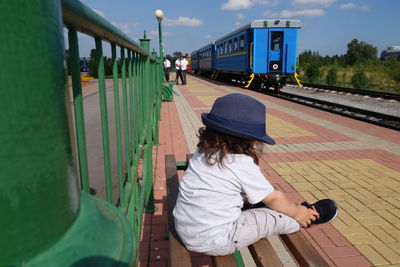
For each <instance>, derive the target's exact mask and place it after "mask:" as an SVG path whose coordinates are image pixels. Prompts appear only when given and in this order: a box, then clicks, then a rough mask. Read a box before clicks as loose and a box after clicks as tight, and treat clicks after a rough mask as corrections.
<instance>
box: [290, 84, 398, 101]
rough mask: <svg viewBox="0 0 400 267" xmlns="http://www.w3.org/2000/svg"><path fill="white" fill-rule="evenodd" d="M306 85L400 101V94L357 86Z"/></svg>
mask: <svg viewBox="0 0 400 267" xmlns="http://www.w3.org/2000/svg"><path fill="white" fill-rule="evenodd" d="M291 84H293V85H297V84H296V83H291ZM302 84H303V86H304V87H310V88H315V89H320V90H327V91H330V92H342V93H349V94H353V95H363V96H370V97H375V98H381V99H388V100H396V101H400V94H392V93H385V92H377V91H371V90H365V89H355V88H348V87H338V86H331V85H326V84H314V83H302Z"/></svg>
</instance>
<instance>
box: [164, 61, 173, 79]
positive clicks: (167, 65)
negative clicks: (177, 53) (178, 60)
mask: <svg viewBox="0 0 400 267" xmlns="http://www.w3.org/2000/svg"><path fill="white" fill-rule="evenodd" d="M170 69H171V61H169V60H168V58H165V59H164V76H165V80H166V81H167V82H169V70H170Z"/></svg>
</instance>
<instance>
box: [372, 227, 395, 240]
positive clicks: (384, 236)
mask: <svg viewBox="0 0 400 267" xmlns="http://www.w3.org/2000/svg"><path fill="white" fill-rule="evenodd" d="M366 228H367V229H368V231H370V232H371V233H373V234H374V235H375V236H376V237H377V238H379V240H381V241H382V242H396V239H394V238H393V237H392V236H390V235H389V234H387V233H386V232H385V231H383V230H382V228H380V227H379V226H377V225H373V226H366Z"/></svg>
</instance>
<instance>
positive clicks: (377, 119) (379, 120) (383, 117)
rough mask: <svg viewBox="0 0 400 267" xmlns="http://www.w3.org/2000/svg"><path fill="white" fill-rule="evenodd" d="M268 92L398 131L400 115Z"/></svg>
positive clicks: (284, 93) (289, 94)
mask: <svg viewBox="0 0 400 267" xmlns="http://www.w3.org/2000/svg"><path fill="white" fill-rule="evenodd" d="M268 94H270V95H273V96H275V97H278V98H281V99H285V100H288V101H292V102H296V103H299V104H303V105H306V106H310V107H313V108H316V109H320V110H324V111H328V112H331V113H335V114H339V115H342V116H346V117H350V118H353V119H357V120H361V121H365V122H368V123H371V124H375V125H379V126H382V127H386V128H390V129H394V130H398V131H400V117H398V116H392V115H388V114H382V113H378V112H373V111H368V110H365V109H359V108H355V107H350V106H346V105H341V104H337V103H334V102H329V101H324V100H320V99H314V98H310V97H305V96H300V95H296V94H291V93H286V92H279V93H276V92H274V91H272V90H271V91H268Z"/></svg>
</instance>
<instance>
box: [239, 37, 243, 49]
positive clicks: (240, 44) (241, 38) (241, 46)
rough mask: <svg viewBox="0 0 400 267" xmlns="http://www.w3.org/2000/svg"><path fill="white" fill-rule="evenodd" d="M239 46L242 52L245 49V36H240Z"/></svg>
mask: <svg viewBox="0 0 400 267" xmlns="http://www.w3.org/2000/svg"><path fill="white" fill-rule="evenodd" d="M239 46H240V50H243V49H244V35H242V36H240V41H239Z"/></svg>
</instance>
